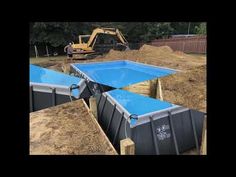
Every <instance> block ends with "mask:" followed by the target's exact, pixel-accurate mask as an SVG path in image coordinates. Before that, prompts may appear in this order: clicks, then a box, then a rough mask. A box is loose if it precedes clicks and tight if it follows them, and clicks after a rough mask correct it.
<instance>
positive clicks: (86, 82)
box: [85, 80, 93, 95]
mask: <svg viewBox="0 0 236 177" xmlns="http://www.w3.org/2000/svg"><path fill="white" fill-rule="evenodd" d="M85 84H86V85H87V87H88V91H89V93H90V94H91V95H93V92H92V91H91V89H90V87H89V83H88V81H87V80H85Z"/></svg>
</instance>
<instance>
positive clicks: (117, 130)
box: [112, 112, 124, 145]
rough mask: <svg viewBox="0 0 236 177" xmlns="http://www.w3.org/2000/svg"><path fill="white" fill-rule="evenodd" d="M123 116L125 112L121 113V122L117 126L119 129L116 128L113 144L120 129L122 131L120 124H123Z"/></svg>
mask: <svg viewBox="0 0 236 177" xmlns="http://www.w3.org/2000/svg"><path fill="white" fill-rule="evenodd" d="M123 117H124V112H123V113H122V114H121V118H120V122H119V124H118V127H117V129H116V133H115V136H114V138H113V141H112V144H113V145H114V143H115V142H116V137H117V135H118V133H119V131H120V126H121V123H122V120H123Z"/></svg>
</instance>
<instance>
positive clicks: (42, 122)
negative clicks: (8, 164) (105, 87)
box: [30, 100, 117, 155]
mask: <svg viewBox="0 0 236 177" xmlns="http://www.w3.org/2000/svg"><path fill="white" fill-rule="evenodd" d="M30 154H31V155H63V154H64V155H94V154H96V155H100V154H103V155H116V154H117V152H116V151H115V149H114V148H113V146H112V144H111V143H110V142H109V140H108V138H107V137H106V135H105V133H104V132H103V131H102V129H101V127H100V126H99V124H98V123H97V121H96V120H95V118H94V117H93V116H91V113H89V111H88V108H87V107H86V105H85V102H84V101H83V100H77V101H73V102H69V103H65V104H62V105H58V106H55V107H51V108H47V109H43V110H40V111H36V112H32V113H30Z"/></svg>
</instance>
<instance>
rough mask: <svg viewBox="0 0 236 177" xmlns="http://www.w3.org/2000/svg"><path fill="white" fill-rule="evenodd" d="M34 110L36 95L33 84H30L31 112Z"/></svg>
mask: <svg viewBox="0 0 236 177" xmlns="http://www.w3.org/2000/svg"><path fill="white" fill-rule="evenodd" d="M33 111H34V95H33V86H32V85H31V86H30V112H33Z"/></svg>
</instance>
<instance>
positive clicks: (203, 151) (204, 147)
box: [200, 117, 207, 155]
mask: <svg viewBox="0 0 236 177" xmlns="http://www.w3.org/2000/svg"><path fill="white" fill-rule="evenodd" d="M206 124H207V123H206V117H205V120H204V123H203V129H202V144H201V150H200V154H201V155H207V125H206Z"/></svg>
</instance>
